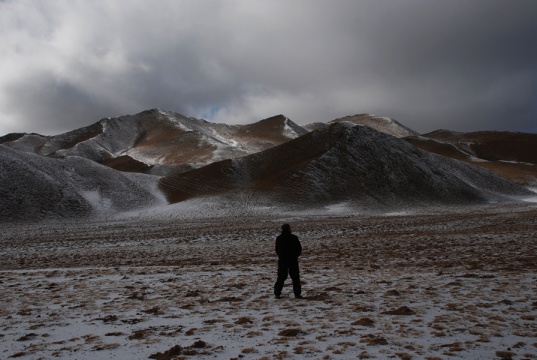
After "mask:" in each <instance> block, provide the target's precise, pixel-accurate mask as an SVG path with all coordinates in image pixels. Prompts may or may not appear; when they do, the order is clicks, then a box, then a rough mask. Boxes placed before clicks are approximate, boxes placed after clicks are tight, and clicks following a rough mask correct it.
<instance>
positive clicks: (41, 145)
mask: <svg viewBox="0 0 537 360" xmlns="http://www.w3.org/2000/svg"><path fill="white" fill-rule="evenodd" d="M306 132H307V130H305V129H303V128H301V127H300V126H298V125H297V124H295V123H293V122H292V121H291V120H289V119H288V118H286V117H284V116H282V115H279V116H274V117H272V118H268V119H265V120H261V121H259V122H257V123H254V124H249V125H225V124H215V123H210V122H207V121H204V120H199V119H195V118H190V117H186V116H183V115H180V114H177V113H174V112H168V111H163V110H159V109H153V110H148V111H144V112H141V113H139V114H136V115H126V116H120V117H117V118H107V119H103V120H101V121H99V122H97V123H95V124H93V125H91V126H88V127H85V128H81V129H77V130H74V131H71V132H68V133H65V134H61V135H57V136H42V135H38V134H9V135H6V136H4V137H1V138H0V144H1V143H3V144H4V145H6V146H9V147H12V148H15V149H19V150H23V151H27V152H34V153H36V154H39V155H43V156H48V157H69V156H79V157H84V158H86V159H90V160H93V161H96V162H98V163H102V164H105V165H107V166H109V167H113V168H117V169H120V170H122V171H136V172H146V173H151V174H166V173H168V172H169V171H170V170H171V169H173V170H175V171H177V170H181V171H185V170H190V169H192V168H197V167H200V166H203V165H207V164H210V163H212V162H215V161H220V160H223V159H229V158H237V157H240V156H244V155H248V154H252V153H255V152H258V151H262V150H265V149H267V148H270V147H272V146H275V145H279V144H281V143H283V142H286V141H288V140H289V139H293V138H296V137H298V136H300V135H303V134H305V133H306Z"/></svg>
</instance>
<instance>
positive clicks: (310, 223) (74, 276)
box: [0, 204, 537, 359]
mask: <svg viewBox="0 0 537 360" xmlns="http://www.w3.org/2000/svg"><path fill="white" fill-rule="evenodd" d="M283 222H289V223H291V225H292V227H293V231H294V232H295V233H296V234H297V235H298V236H299V238H300V240H301V242H302V245H303V247H304V253H303V256H302V258H301V263H300V265H301V271H302V281H303V283H304V285H303V291H304V297H305V298H304V299H294V298H293V297H292V291H291V288H290V286H289V287H286V288H284V294H283V298H282V299H279V300H276V299H274V298H273V295H272V286H273V283H274V280H275V275H276V274H275V272H276V258H275V255H274V253H273V251H274V250H273V245H274V239H275V236H276V235H277V234H278V229H279V226H280V225H281V223H283ZM536 229H537V207H536V205H535V204H527V205H488V206H483V207H472V208H452V209H444V210H443V211H437V210H435V211H430V212H429V213H427V212H426V211H424V212H422V213H414V214H407V215H404V214H398V215H395V214H394V215H391V216H390V215H383V216H367V217H365V216H348V215H340V216H314V215H296V216H291V215H282V216H280V217H263V218H261V217H254V216H246V217H229V218H217V219H197V220H192V219H190V220H188V219H182V220H175V221H166V222H164V221H156V220H139V221H123V222H108V223H92V222H87V223H77V224H64V225H61V226H60V225H25V226H7V227H4V229H2V233H1V234H0V244H1V246H0V257H1V259H2V260H1V263H0V289H1V292H0V358H1V359H7V358H22V359H50V358H64V359H146V358H149V357H152V358H157V359H169V358H177V359H181V358H193V359H214V358H218V359H232V358H236V359H237V358H244V359H300V358H312V359H349V358H361V359H367V358H377V359H388V358H393V359H452V358H465V359H469V358H472V359H494V358H497V359H511V358H513V359H537V296H536V293H537V282H536V280H537V239H536V235H535V232H536ZM288 283H290V280H288Z"/></svg>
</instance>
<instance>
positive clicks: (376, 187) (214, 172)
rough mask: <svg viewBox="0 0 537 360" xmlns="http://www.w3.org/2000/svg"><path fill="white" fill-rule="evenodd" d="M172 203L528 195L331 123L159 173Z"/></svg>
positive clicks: (392, 202) (300, 203)
mask: <svg viewBox="0 0 537 360" xmlns="http://www.w3.org/2000/svg"><path fill="white" fill-rule="evenodd" d="M160 185H161V188H162V189H163V191H164V192H165V193H166V194H167V196H168V199H169V200H170V201H171V202H178V201H182V200H186V199H189V198H194V197H203V196H214V195H227V196H231V197H235V198H240V197H243V198H244V197H246V198H256V199H259V201H261V202H264V203H272V202H275V203H279V204H286V205H290V206H295V207H307V206H319V205H326V204H330V203H338V202H350V203H353V204H354V205H355V206H358V207H384V206H385V207H395V206H399V205H402V204H406V205H418V204H435V203H436V204H438V203H444V204H453V203H476V202H485V201H488V200H490V199H492V198H494V199H496V200H497V199H500V198H501V197H502V196H506V195H507V196H510V195H524V194H530V192H529V191H528V190H526V189H524V188H521V187H519V186H517V185H516V184H514V183H512V182H510V181H507V180H505V179H502V178H500V177H498V176H496V175H495V174H493V173H491V172H488V171H485V170H482V169H479V168H475V167H472V166H468V165H466V164H464V163H461V162H458V161H454V160H451V159H447V158H445V157H440V156H437V155H434V154H431V153H428V152H425V151H422V150H420V149H417V148H416V147H414V146H412V145H410V144H408V143H407V142H405V141H403V140H400V139H397V138H395V137H393V136H390V135H387V134H384V133H381V132H378V131H376V130H373V129H371V128H369V127H365V126H355V125H352V124H350V123H348V122H341V123H335V124H332V125H330V126H328V127H325V128H323V129H319V130H316V131H312V132H310V133H308V134H306V135H303V136H301V137H300V138H298V139H295V140H291V141H289V142H286V143H284V144H282V145H280V146H277V147H274V148H271V149H268V150H265V151H263V152H260V153H256V154H253V155H249V156H245V157H243V158H240V159H235V160H225V161H221V162H216V163H213V164H211V165H209V166H206V167H203V168H200V169H196V170H193V171H189V172H186V173H181V174H179V173H177V174H174V175H170V176H167V177H164V178H163V179H161V181H160Z"/></svg>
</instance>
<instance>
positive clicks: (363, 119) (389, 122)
mask: <svg viewBox="0 0 537 360" xmlns="http://www.w3.org/2000/svg"><path fill="white" fill-rule="evenodd" d="M340 122H349V123H351V124H355V125H363V126H368V127H370V128H372V129H375V130H377V131H380V132H383V133H385V134H389V135H392V136H395V137H396V138H404V137H407V136H414V135H418V133H417V132H415V131H414V130H412V129H410V128H407V127H406V126H404V125H401V124H400V123H399V122H397V121H395V120H393V119H390V118H388V117H384V116H377V115H372V114H357V115H352V116H345V117H342V118H338V119H335V120H332V121H329V122H328V125H330V124H336V123H340Z"/></svg>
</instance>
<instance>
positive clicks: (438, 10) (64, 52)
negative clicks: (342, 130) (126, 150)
mask: <svg viewBox="0 0 537 360" xmlns="http://www.w3.org/2000/svg"><path fill="white" fill-rule="evenodd" d="M0 54H1V56H0V135H4V134H7V133H10V132H35V133H40V134H44V135H53V134H59V133H63V132H66V131H70V130H74V129H77V128H80V127H83V126H88V125H91V124H93V123H95V122H97V121H98V120H100V119H101V118H103V117H115V116H120V115H125V114H135V113H138V112H140V111H144V110H148V109H153V108H161V109H163V110H172V111H176V112H179V113H181V114H184V115H187V116H193V117H196V118H203V119H206V120H209V121H214V122H219V123H228V124H245V123H252V122H255V121H259V120H261V119H264V118H267V117H270V116H273V115H277V114H284V115H286V116H287V117H289V118H290V119H291V120H293V121H294V122H296V123H298V124H301V125H306V124H310V123H314V122H326V121H330V120H333V119H335V118H339V117H343V116H347V115H353V114H358V113H372V114H376V115H381V116H387V117H391V118H394V119H396V120H397V121H399V122H400V123H402V124H403V125H405V126H407V127H410V128H412V129H414V130H416V131H418V132H420V133H426V132H430V131H434V130H437V129H449V130H454V131H478V130H508V131H525V132H537V1H534V0H501V1H499V0H472V1H468V0H442V1H440V0H334V1H324V0H323V1H321V0H266V1H264V0H256V1H252V0H229V1H226V0H222V1H217V0H206V1H199V0H157V1H149V0H143V1H142V0H114V1H110V0H86V1H84V0H47V1H41V0H0Z"/></svg>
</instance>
